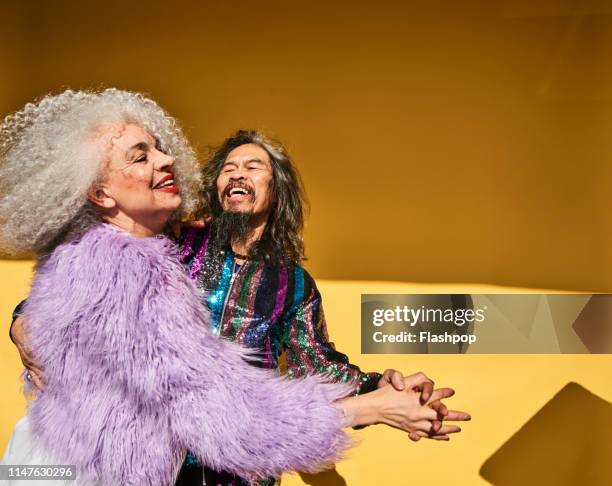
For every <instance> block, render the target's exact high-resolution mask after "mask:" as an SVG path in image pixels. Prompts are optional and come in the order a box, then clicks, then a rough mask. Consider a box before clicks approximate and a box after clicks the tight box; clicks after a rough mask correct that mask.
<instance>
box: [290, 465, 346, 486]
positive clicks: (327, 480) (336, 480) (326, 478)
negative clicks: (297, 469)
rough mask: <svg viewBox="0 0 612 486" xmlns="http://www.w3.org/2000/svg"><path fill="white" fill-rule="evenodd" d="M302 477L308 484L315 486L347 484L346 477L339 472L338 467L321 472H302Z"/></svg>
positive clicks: (340, 485)
mask: <svg viewBox="0 0 612 486" xmlns="http://www.w3.org/2000/svg"><path fill="white" fill-rule="evenodd" d="M300 478H302V481H304V482H305V483H306V484H311V485H313V486H346V481H345V479H344V478H343V477H342V476H340V474H338V471H336V468H334V469H330V470H329V471H323V472H321V473H319V474H306V473H300Z"/></svg>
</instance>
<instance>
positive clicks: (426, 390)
mask: <svg viewBox="0 0 612 486" xmlns="http://www.w3.org/2000/svg"><path fill="white" fill-rule="evenodd" d="M388 385H391V386H393V388H395V389H396V390H398V391H402V390H405V389H406V386H408V389H409V390H414V391H420V392H421V403H427V401H428V400H429V399H430V398H431V394H432V392H433V387H434V382H433V380H430V379H429V378H428V377H427V376H425V374H424V373H422V372H418V373H415V374H413V375H409V376H404V375H403V374H402V372H401V371H397V370H394V369H391V368H390V369H387V370H385V372H384V373H383V375H382V378H381V379H380V380H378V388H382V387H384V386H388Z"/></svg>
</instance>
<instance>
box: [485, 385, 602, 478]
mask: <svg viewBox="0 0 612 486" xmlns="http://www.w3.org/2000/svg"><path fill="white" fill-rule="evenodd" d="M611 432H612V404H611V403H608V402H607V401H605V400H603V399H601V398H600V397H598V396H596V395H594V394H592V393H591V392H589V391H588V390H586V389H585V388H583V387H582V386H580V385H578V384H576V383H568V384H567V385H566V386H565V387H563V389H561V391H559V393H557V394H556V395H555V396H554V397H553V399H552V400H550V401H549V402H548V403H547V404H546V405H544V407H542V409H541V410H540V411H539V412H538V413H536V414H535V415H534V416H533V417H532V418H531V420H529V421H528V422H527V423H526V424H525V425H524V426H523V427H521V429H520V430H519V431H518V432H517V433H516V434H514V435H513V436H512V437H511V438H510V439H509V440H508V441H507V442H506V443H505V444H504V445H502V446H501V447H500V448H499V449H498V450H497V451H496V452H495V453H494V454H493V455H492V456H491V457H490V458H489V459H488V460H487V461H486V462H485V463H484V464H483V466H482V468H481V469H480V474H481V476H482V477H483V478H484V479H486V480H487V481H489V482H490V483H492V484H495V485H496V486H506V485H508V486H510V485H513V486H514V485H517V484H520V485H523V486H531V485H534V486H535V485H538V486H541V485H555V486H575V485H577V484H585V485H587V484H588V485H589V486H600V485H601V486H603V485H607V486H609V485H610V484H612V465H611V463H610V458H612V441H611V440H610V433H611Z"/></svg>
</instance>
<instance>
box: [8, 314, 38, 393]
mask: <svg viewBox="0 0 612 486" xmlns="http://www.w3.org/2000/svg"><path fill="white" fill-rule="evenodd" d="M24 323H25V319H24V318H23V317H22V316H19V317H17V319H15V322H13V325H12V326H11V339H12V340H13V342H14V343H15V346H17V351H19V356H20V358H21V362H22V363H23V366H25V367H26V370H27V375H26V379H28V380H29V381H30V382H31V383H32V384H33V385H34V386H35V387H36V388H38V389H39V390H43V389H44V388H45V383H44V381H43V378H42V376H43V372H42V369H41V368H40V367H39V366H38V365H37V364H36V363H35V362H34V361H33V359H32V356H31V354H32V351H31V350H30V348H29V347H28V345H27V338H26V334H25V329H24V327H25V326H24Z"/></svg>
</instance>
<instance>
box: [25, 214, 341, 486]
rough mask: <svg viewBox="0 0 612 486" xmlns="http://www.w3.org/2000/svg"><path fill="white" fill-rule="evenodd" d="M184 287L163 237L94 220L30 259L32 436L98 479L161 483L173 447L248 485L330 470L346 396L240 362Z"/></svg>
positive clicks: (178, 457) (239, 352) (237, 350)
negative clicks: (34, 371) (35, 388)
mask: <svg viewBox="0 0 612 486" xmlns="http://www.w3.org/2000/svg"><path fill="white" fill-rule="evenodd" d="M197 292H198V290H196V288H195V286H194V285H193V283H192V282H191V280H190V279H189V277H188V276H187V275H186V273H185V271H184V269H183V267H182V266H181V264H180V263H179V261H178V259H177V251H176V248H175V246H174V244H173V243H171V242H170V241H169V240H168V239H166V238H164V237H153V238H136V237H133V236H131V235H129V234H128V233H124V232H122V231H120V230H117V229H115V228H113V227H111V226H109V225H106V224H100V225H98V226H96V227H94V228H92V229H91V230H90V231H88V232H87V233H86V234H85V235H84V236H82V237H81V238H80V239H79V240H76V241H72V242H68V243H64V244H62V245H60V246H58V247H57V248H56V249H55V250H54V251H53V253H52V254H51V255H50V256H48V257H46V258H44V259H41V260H40V261H39V262H38V266H37V272H36V276H35V278H34V282H33V285H32V290H31V293H30V296H29V298H28V301H27V304H26V307H25V309H24V315H25V317H26V323H27V324H26V326H27V327H26V331H27V333H28V335H29V338H30V340H31V344H32V348H33V349H34V350H35V352H34V357H35V358H36V359H37V360H38V361H39V362H40V364H41V365H42V367H43V368H44V370H45V381H46V384H47V386H46V388H45V390H44V391H43V392H41V393H39V394H38V396H37V397H36V398H35V399H34V400H33V401H32V402H31V403H30V406H29V412H28V414H29V417H30V421H31V424H32V429H33V433H34V435H35V437H36V439H37V440H38V441H40V443H41V444H42V445H43V446H44V447H46V448H47V449H48V450H49V451H50V452H51V453H52V454H53V455H54V456H55V457H56V458H57V459H58V460H60V461H62V463H63V464H75V465H77V469H78V471H79V474H80V475H81V477H86V478H91V479H97V480H102V482H103V483H104V484H121V485H156V486H157V485H167V484H172V483H173V481H174V479H175V476H176V475H177V473H178V470H179V468H180V465H181V463H182V460H183V458H184V454H185V451H186V450H190V451H192V452H193V453H194V454H195V455H196V456H197V458H198V459H199V460H200V461H201V462H202V463H204V464H206V465H207V466H210V467H211V468H213V469H223V470H229V471H232V472H234V473H236V474H238V475H240V476H244V477H248V478H252V479H255V478H260V477H267V476H279V475H280V474H281V473H282V472H284V471H289V470H292V469H298V470H303V471H316V470H320V469H322V468H325V467H328V466H330V465H331V464H333V462H334V461H336V460H337V459H339V458H340V456H341V454H342V452H343V451H344V450H345V448H346V447H347V445H348V442H349V440H348V438H347V436H346V435H345V433H344V432H343V431H342V430H341V427H342V425H343V421H344V419H343V416H342V413H341V412H340V411H339V409H338V408H336V406H334V405H333V402H334V401H335V400H337V399H339V398H341V397H344V396H346V395H347V394H349V393H350V391H351V390H352V388H351V387H350V386H349V385H346V384H329V383H323V379H322V378H321V377H309V378H306V379H302V380H293V381H289V380H286V379H284V378H280V377H277V376H275V375H274V374H273V373H272V372H270V371H268V370H263V369H260V368H257V367H254V366H252V365H249V364H248V363H246V361H245V359H253V356H252V355H249V354H248V352H247V351H246V350H244V349H243V348H241V347H239V346H238V345H236V344H233V343H230V342H227V341H224V340H222V339H219V338H218V337H215V336H213V335H212V334H211V332H210V331H209V327H208V323H207V319H208V317H207V314H206V312H205V310H204V308H203V306H202V304H201V303H200V299H199V298H198V297H197V294H196V293H197Z"/></svg>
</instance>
